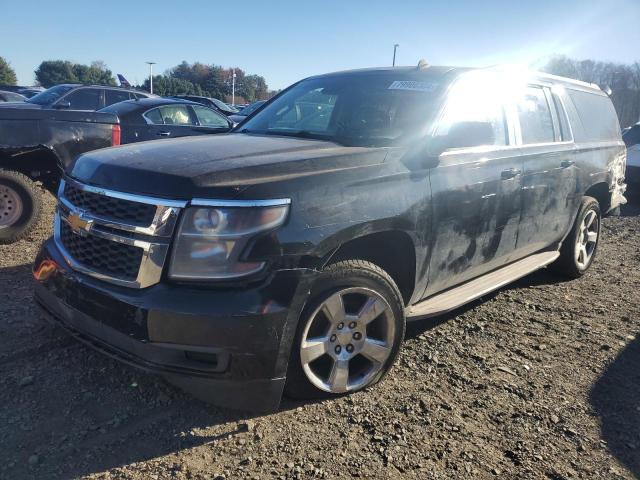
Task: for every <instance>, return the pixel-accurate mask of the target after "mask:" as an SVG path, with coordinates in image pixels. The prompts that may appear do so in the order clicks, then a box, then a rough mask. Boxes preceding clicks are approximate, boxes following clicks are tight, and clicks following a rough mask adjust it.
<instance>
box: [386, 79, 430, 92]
mask: <svg viewBox="0 0 640 480" xmlns="http://www.w3.org/2000/svg"><path fill="white" fill-rule="evenodd" d="M437 86H438V85H437V84H436V83H431V82H416V81H414V80H396V81H395V82H393V83H392V84H391V85H389V90H412V91H415V92H433V91H434V90H435V89H436V87H437Z"/></svg>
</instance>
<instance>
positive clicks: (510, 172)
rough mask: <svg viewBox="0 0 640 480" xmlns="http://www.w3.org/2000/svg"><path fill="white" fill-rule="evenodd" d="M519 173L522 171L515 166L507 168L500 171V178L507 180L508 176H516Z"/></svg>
mask: <svg viewBox="0 0 640 480" xmlns="http://www.w3.org/2000/svg"><path fill="white" fill-rule="evenodd" d="M521 173H522V171H521V170H518V169H517V168H507V169H506V170H503V171H502V173H501V174H500V178H502V180H509V179H510V178H514V177H517V176H518V175H520V174H521Z"/></svg>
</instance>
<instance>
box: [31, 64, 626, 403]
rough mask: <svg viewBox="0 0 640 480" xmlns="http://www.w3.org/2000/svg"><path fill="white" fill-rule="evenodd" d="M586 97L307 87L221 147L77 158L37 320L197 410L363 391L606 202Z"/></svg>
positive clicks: (575, 265) (603, 107)
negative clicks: (427, 323)
mask: <svg viewBox="0 0 640 480" xmlns="http://www.w3.org/2000/svg"><path fill="white" fill-rule="evenodd" d="M624 165H625V148H624V143H623V142H622V140H621V138H620V126H619V124H618V120H617V116H616V112H615V110H614V108H613V105H612V104H611V100H610V99H609V97H608V96H607V95H606V94H604V93H603V92H602V91H601V90H600V89H599V88H598V87H597V86H594V85H590V84H586V83H582V82H577V81H573V80H569V79H564V78H559V77H554V76H550V75H545V74H536V73H528V72H512V71H510V70H508V69H507V70H502V69H497V68H493V69H479V70H469V69H460V68H451V67H424V64H423V63H421V64H420V65H419V66H418V68H414V67H411V68H409V67H404V68H403V67H395V68H381V69H371V70H358V71H350V72H340V73H334V74H328V75H321V76H316V77H311V78H308V79H305V80H302V81H300V82H298V83H297V84H295V85H293V86H291V87H289V88H288V89H286V90H284V91H283V92H281V93H280V94H279V95H278V96H277V97H275V98H274V99H272V100H271V101H270V102H269V103H268V104H267V105H265V106H264V108H262V109H260V110H259V111H258V112H257V113H256V114H255V115H252V116H251V117H250V118H249V119H247V121H246V122H244V123H243V128H241V129H240V130H239V131H235V132H234V133H231V134H229V135H220V136H213V137H203V138H197V139H176V140H172V141H168V142H146V143H142V144H137V145H132V146H124V147H120V148H116V149H105V150H101V151H97V152H89V153H87V154H84V155H82V156H81V157H80V158H78V159H77V160H76V161H75V162H74V164H73V165H72V166H71V168H70V169H68V171H67V172H68V175H67V176H66V177H65V178H64V180H63V183H62V184H61V186H60V190H59V198H60V201H59V205H58V213H57V215H56V220H55V233H54V236H53V238H52V239H50V240H48V241H47V242H46V243H45V244H44V245H43V247H42V250H41V251H40V253H39V254H38V256H37V258H36V261H35V265H34V277H35V279H36V285H35V295H36V300H37V302H38V304H39V305H41V306H42V307H43V309H44V311H45V312H46V314H47V316H48V318H50V319H52V320H53V321H55V322H56V323H58V324H60V325H62V326H63V327H64V328H66V329H67V330H69V331H70V332H72V333H73V334H74V336H76V337H77V338H79V339H82V340H84V341H86V342H87V343H89V344H90V345H92V346H94V347H96V348H98V349H99V350H101V351H103V352H107V353H109V354H111V355H113V356H115V357H118V358H120V359H121V360H123V361H125V362H128V363H132V364H134V365H138V366H140V367H143V368H145V369H149V370H152V371H155V372H159V373H162V374H163V375H165V376H166V377H167V378H168V379H169V380H170V381H172V382H174V383H175V384H177V385H179V386H182V387H184V388H186V389H187V390H190V391H192V392H194V393H196V394H197V395H199V396H201V397H204V398H206V399H208V400H210V401H214V402H217V403H220V404H224V405H227V406H231V407H235V408H253V409H257V408H266V409H273V408H276V407H277V406H278V404H279V402H280V397H281V395H282V392H283V391H284V392H286V393H287V394H288V395H289V396H291V397H295V398H316V397H325V398H326V397H329V398H331V397H337V396H339V395H343V394H345V393H351V392H355V391H358V390H362V389H364V388H367V387H369V386H371V385H373V384H375V383H376V382H378V381H379V380H380V379H382V378H383V377H384V375H385V374H386V373H387V372H388V371H389V369H390V368H391V366H392V365H393V364H394V362H395V359H396V358H397V357H398V354H399V351H400V348H401V344H402V340H403V337H404V333H405V325H406V321H408V320H416V319H420V318H425V317H430V316H435V315H439V314H442V313H444V312H447V311H449V310H452V309H454V308H456V307H459V306H460V305H463V304H465V303H467V302H470V301H472V300H474V299H477V298H479V297H480V296H482V295H485V294H487V293H488V292H490V291H492V290H495V289H497V288H500V287H502V286H504V285H506V284H508V283H510V282H512V281H514V280H516V279H518V278H520V277H522V276H524V275H526V274H528V273H530V272H533V271H535V270H537V269H539V268H542V267H545V266H547V265H552V266H553V268H554V269H555V270H556V271H557V272H559V273H561V274H562V275H566V276H569V277H574V278H575V277H579V276H581V275H584V274H585V273H586V272H587V270H588V269H589V267H590V265H591V264H592V262H593V259H594V257H595V255H596V252H597V248H598V242H599V240H600V225H601V217H602V215H603V214H605V213H606V212H608V211H610V210H612V209H615V208H616V207H617V206H618V205H619V204H620V203H621V202H622V201H624V197H623V195H622V193H623V192H624V187H625V185H624Z"/></svg>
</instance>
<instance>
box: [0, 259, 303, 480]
mask: <svg viewBox="0 0 640 480" xmlns="http://www.w3.org/2000/svg"><path fill="white" fill-rule="evenodd" d="M31 282H32V274H31V265H30V264H25V265H19V266H15V267H6V268H0V285H4V286H9V287H8V288H5V289H4V291H0V332H4V333H5V334H7V333H8V335H5V336H4V338H3V340H2V341H3V344H2V348H1V349H0V419H18V420H17V421H14V420H11V421H7V422H4V421H3V422H0V478H62V479H69V478H77V477H80V476H84V475H90V474H95V473H99V472H104V471H107V470H110V469H113V468H118V467H123V466H126V465H129V464H132V463H135V462H141V461H147V460H153V459H154V458H158V457H163V456H166V455H171V454H177V453H179V452H180V451H182V450H186V449H190V448H194V447H198V446H201V445H204V444H211V445H212V448H214V450H213V451H214V452H215V443H216V442H217V441H218V440H220V439H222V438H228V437H235V436H238V435H248V436H247V437H245V438H253V436H254V435H255V434H257V433H258V432H260V417H261V416H263V415H265V414H264V413H256V412H247V411H235V410H229V409H225V408H218V407H215V406H212V405H208V404H206V403H204V402H201V401H199V400H196V399H194V398H193V397H191V396H189V395H188V394H186V393H183V392H182V391H181V390H179V389H178V388H177V387H173V386H171V385H169V384H168V383H166V382H165V381H164V380H163V379H162V378H161V377H160V376H158V375H154V374H151V373H146V372H144V371H141V370H138V369H135V368H133V367H130V366H127V365H123V364H121V363H119V362H117V361H116V360H113V359H111V358H109V357H106V356H103V355H102V354H100V353H98V352H94V351H93V350H92V349H90V348H89V347H87V346H85V345H84V344H82V343H80V342H78V341H76V340H74V339H73V338H71V337H70V336H69V335H68V334H67V333H66V332H64V331H63V330H62V329H60V328H59V327H56V326H54V325H52V324H50V323H49V322H47V320H46V319H45V317H44V316H43V314H42V313H41V312H40V310H39V309H38V307H37V306H36V305H35V302H34V301H33V299H32V287H31ZM26 322H30V324H31V325H32V327H29V326H26ZM16 325H20V328H22V330H21V331H19V330H18V329H17V328H16ZM25 377H30V378H31V380H30V381H29V382H28V383H23V381H24V379H25ZM300 405H302V404H300V403H297V402H291V401H287V400H284V401H283V402H282V405H281V408H280V411H286V410H289V409H295V408H297V407H298V406H300ZM250 419H251V420H253V421H254V424H255V425H257V427H256V431H254V432H252V431H250V430H251V429H252V428H253V427H252V426H251V425H250V424H247V420H250ZM33 455H36V456H37V457H38V461H37V463H36V462H34V464H31V463H30V460H29V458H30V457H32V456H33ZM176 468H177V469H178V470H179V466H178V463H176ZM176 473H177V472H176ZM5 475H6V476H5Z"/></svg>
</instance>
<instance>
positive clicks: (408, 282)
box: [320, 230, 416, 305]
mask: <svg viewBox="0 0 640 480" xmlns="http://www.w3.org/2000/svg"><path fill="white" fill-rule="evenodd" d="M351 259H358V260H366V261H368V262H371V263H373V264H375V265H377V266H378V267H380V268H382V269H383V270H384V271H386V272H387V273H388V274H389V275H390V276H391V278H393V280H394V282H396V285H397V286H398V289H399V290H400V293H401V294H402V299H403V301H404V303H405V305H408V304H409V301H410V300H411V297H412V295H413V293H414V290H415V283H416V249H415V244H414V241H413V239H412V238H411V236H410V235H409V234H408V233H407V232H405V231H403V230H384V231H378V232H373V233H369V234H365V235H361V236H359V237H356V238H353V239H351V240H348V241H345V242H343V243H341V244H340V245H339V246H338V247H337V248H335V249H334V250H332V251H331V253H329V254H328V255H326V256H325V257H324V258H323V259H322V261H321V263H320V267H321V268H324V267H326V266H327V265H329V264H331V263H336V262H339V261H341V260H351Z"/></svg>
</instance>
